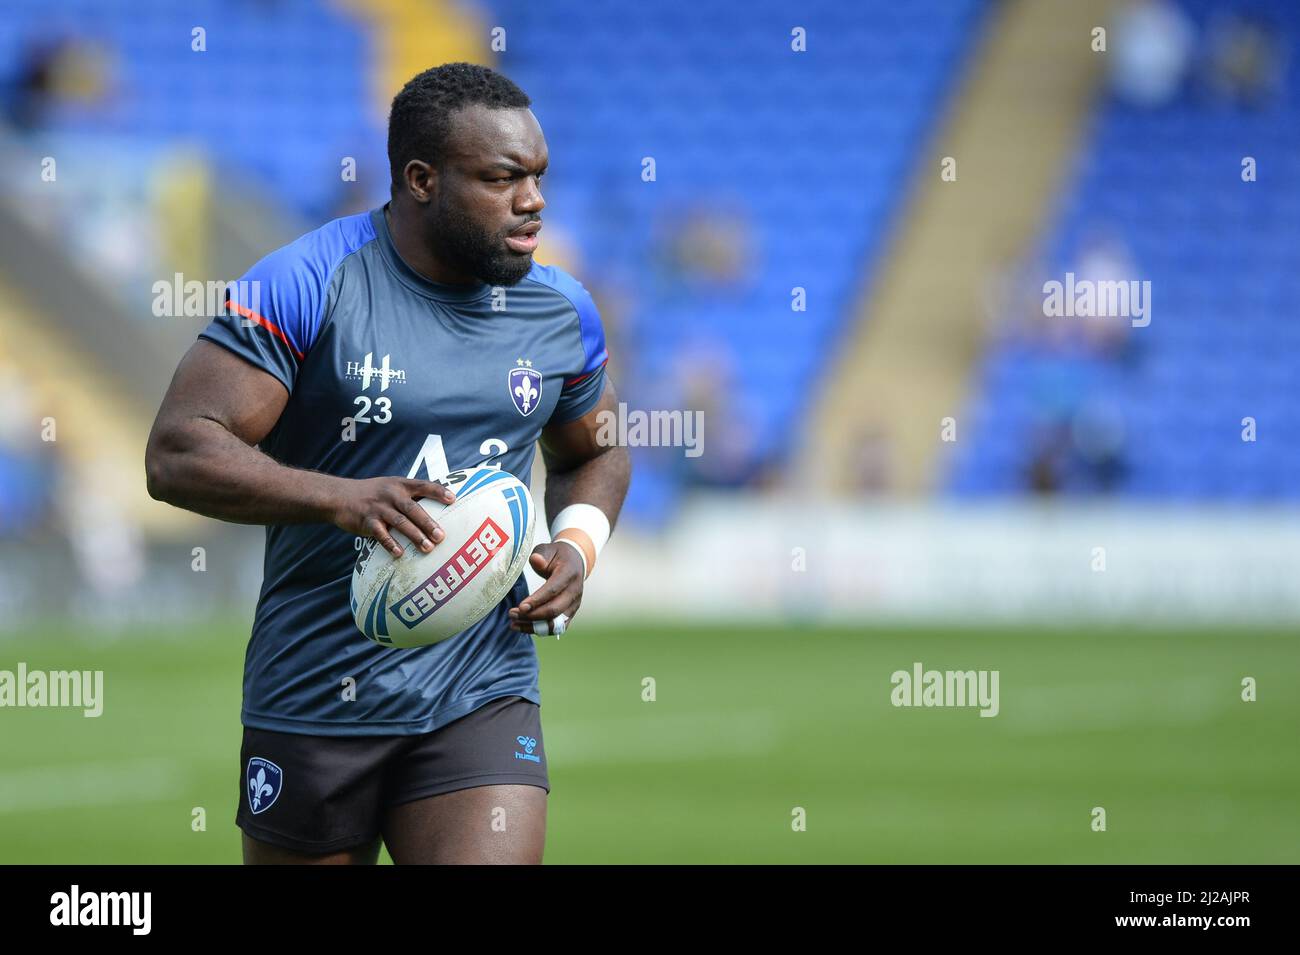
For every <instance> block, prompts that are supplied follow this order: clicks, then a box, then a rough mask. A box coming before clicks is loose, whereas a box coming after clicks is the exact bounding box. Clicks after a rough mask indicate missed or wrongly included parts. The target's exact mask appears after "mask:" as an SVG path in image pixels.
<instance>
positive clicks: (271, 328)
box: [226, 299, 307, 361]
mask: <svg viewBox="0 0 1300 955" xmlns="http://www.w3.org/2000/svg"><path fill="white" fill-rule="evenodd" d="M226 307H227V308H233V309H234V310H235V311H236V312H238V313H239V314H240V315H242V316H244V318H246V319H248V320H249V321H250V322H257V324H259V325H261V326H262V327H263V328H265V329H266V330H267V331H268V332H270V333H271V334H272V335H274V336H275V337H276V338H278V339H280V341H282V342H284V343H285V344H286V345H288V346H289V351H291V352H293V353H294V355H295V356H296V357H297V359H298V360H299V361H302V360H303V359H304V358H306V357H307V356H306V355H304V354H303V353H302V352H300V351H298V349H296V348H294V347H293V342H291V341H289V337H288V336H287V335H285V333H284V332H282V331H280V328H279V326H277V325H276V324H275V323H274V322H272V321H270V320H269V319H266V318H263V317H262V316H261V315H258V314H257V312H255V311H253V310H252V309H251V308H246V307H245V306H243V305H240V304H239V303H238V302H235V301H231V300H230V299H227V300H226Z"/></svg>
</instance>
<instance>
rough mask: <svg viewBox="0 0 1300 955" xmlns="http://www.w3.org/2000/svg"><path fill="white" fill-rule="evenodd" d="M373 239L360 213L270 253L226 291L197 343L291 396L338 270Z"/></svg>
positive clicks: (372, 231) (368, 223)
mask: <svg viewBox="0 0 1300 955" xmlns="http://www.w3.org/2000/svg"><path fill="white" fill-rule="evenodd" d="M374 238H375V229H374V225H373V223H372V222H371V215H370V213H360V214H358V215H353V216H345V217H343V218H341V219H335V220H334V221H332V222H329V223H326V224H325V225H323V226H321V227H320V228H319V229H317V230H315V231H314V232H309V233H307V234H306V235H304V236H302V237H301V238H299V239H297V240H295V241H294V242H291V243H289V244H288V245H286V246H284V247H283V248H280V249H276V250H275V251H274V252H272V253H271V254H270V255H268V256H267V257H266V258H264V259H262V260H261V261H260V262H258V263H257V264H256V265H254V266H253V267H252V268H251V269H249V270H248V272H247V273H245V274H244V276H243V277H242V278H241V279H239V281H237V282H234V283H233V284H231V285H229V286H227V288H226V297H225V308H224V310H223V311H222V313H221V314H220V315H217V316H215V317H214V318H213V319H212V321H211V322H210V323H209V324H208V327H207V328H205V329H204V330H203V331H202V332H200V333H199V337H200V338H206V339H207V340H208V341H212V342H216V343H217V344H218V345H221V346H222V347H223V348H227V349H229V350H230V351H232V352H234V353H235V354H236V355H238V356H240V357H241V358H243V359H244V360H246V361H248V362H251V363H252V364H253V365H256V366H257V367H258V368H261V369H262V370H263V371H265V372H267V373H269V374H271V375H274V376H275V377H276V378H278V379H279V380H280V382H281V383H282V384H283V385H284V386H285V387H286V388H288V389H289V391H291V392H292V391H293V387H294V383H295V382H296V381H297V380H298V369H299V367H300V366H301V365H302V362H303V359H305V358H306V357H307V353H308V352H309V351H311V347H312V345H313V344H314V343H315V341H316V337H317V335H318V334H319V333H320V329H321V325H322V324H323V323H324V321H325V315H326V311H327V309H326V305H327V299H328V297H329V293H330V283H331V282H332V280H333V278H334V275H335V272H336V270H337V269H338V267H339V264H340V263H341V262H342V261H343V260H344V259H346V258H347V257H348V256H349V255H351V254H352V253H353V252H355V251H356V250H357V249H359V248H361V247H362V246H363V245H365V244H366V243H367V242H370V241H372V240H373V239H374Z"/></svg>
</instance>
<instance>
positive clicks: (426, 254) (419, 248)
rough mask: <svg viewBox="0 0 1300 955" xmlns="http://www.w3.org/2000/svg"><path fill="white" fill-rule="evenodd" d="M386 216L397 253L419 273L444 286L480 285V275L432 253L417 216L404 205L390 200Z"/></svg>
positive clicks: (385, 211)
mask: <svg viewBox="0 0 1300 955" xmlns="http://www.w3.org/2000/svg"><path fill="white" fill-rule="evenodd" d="M384 218H385V220H386V221H387V222H388V234H389V235H391V236H392V238H393V247H394V248H396V249H397V254H398V255H400V256H401V257H402V261H404V262H405V263H406V264H407V265H409V266H410V267H411V268H413V269H414V270H415V271H416V272H418V273H420V275H422V276H424V277H425V278H426V279H428V280H429V281H430V282H437V283H439V284H441V285H477V284H478V279H477V278H475V277H474V276H472V275H467V274H466V273H464V272H460V271H457V270H456V269H453V268H451V267H449V266H448V265H447V264H446V263H444V262H443V261H442V260H441V259H439V258H438V256H436V255H435V254H434V253H433V250H431V249H430V248H429V246H428V244H427V243H426V242H424V241H423V239H422V238H421V233H420V229H419V227H418V222H417V220H416V217H415V216H414V215H413V214H412V212H411V210H410V209H408V208H407V207H406V206H405V204H403V203H399V202H397V201H392V202H389V203H388V205H386V206H384Z"/></svg>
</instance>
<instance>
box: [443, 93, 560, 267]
mask: <svg viewBox="0 0 1300 955" xmlns="http://www.w3.org/2000/svg"><path fill="white" fill-rule="evenodd" d="M548 158H549V157H548V153H547V149H546V138H545V137H544V136H543V135H542V128H541V126H540V125H538V122H537V117H535V116H534V115H533V113H532V111H531V110H527V109H488V108H486V107H483V106H473V107H469V108H467V109H463V110H459V111H458V112H456V113H455V114H453V115H452V117H451V136H450V146H449V148H448V150H447V155H446V158H445V160H444V162H443V164H442V166H441V167H440V168H438V169H437V170H436V172H434V174H433V176H432V177H431V179H430V180H429V185H430V188H431V193H430V196H429V199H430V201H429V203H428V204H427V206H426V209H427V213H426V216H425V221H426V224H427V227H426V230H425V234H426V239H427V241H428V244H429V247H430V249H431V251H433V253H434V254H435V255H436V256H437V257H438V259H439V260H440V261H441V262H442V263H444V264H445V265H446V266H447V267H448V268H449V269H451V270H453V271H455V272H456V273H459V274H462V275H464V276H465V277H466V279H467V280H469V279H478V280H480V281H483V282H486V283H488V284H489V285H514V284H515V283H516V282H518V281H519V280H520V279H522V278H523V277H524V276H525V275H527V274H528V270H529V269H530V268H532V265H533V250H534V249H536V248H537V232H538V230H540V229H541V225H542V218H541V212H542V209H543V208H545V206H546V202H545V200H543V199H542V193H541V185H540V184H541V178H542V175H543V174H544V173H545V172H546V164H547V162H548Z"/></svg>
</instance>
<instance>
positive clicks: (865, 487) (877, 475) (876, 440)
mask: <svg viewBox="0 0 1300 955" xmlns="http://www.w3.org/2000/svg"><path fill="white" fill-rule="evenodd" d="M848 454H849V481H850V489H851V490H852V491H855V492H857V493H860V494H884V493H888V492H889V491H890V490H891V489H892V487H893V480H894V448H893V443H892V441H891V440H890V436H889V432H888V430H887V429H885V428H884V427H882V426H881V425H879V424H874V423H873V424H864V425H862V426H861V427H860V429H859V430H858V433H857V437H856V439H855V440H854V441H853V446H852V447H851V448H850V449H849V450H848Z"/></svg>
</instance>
